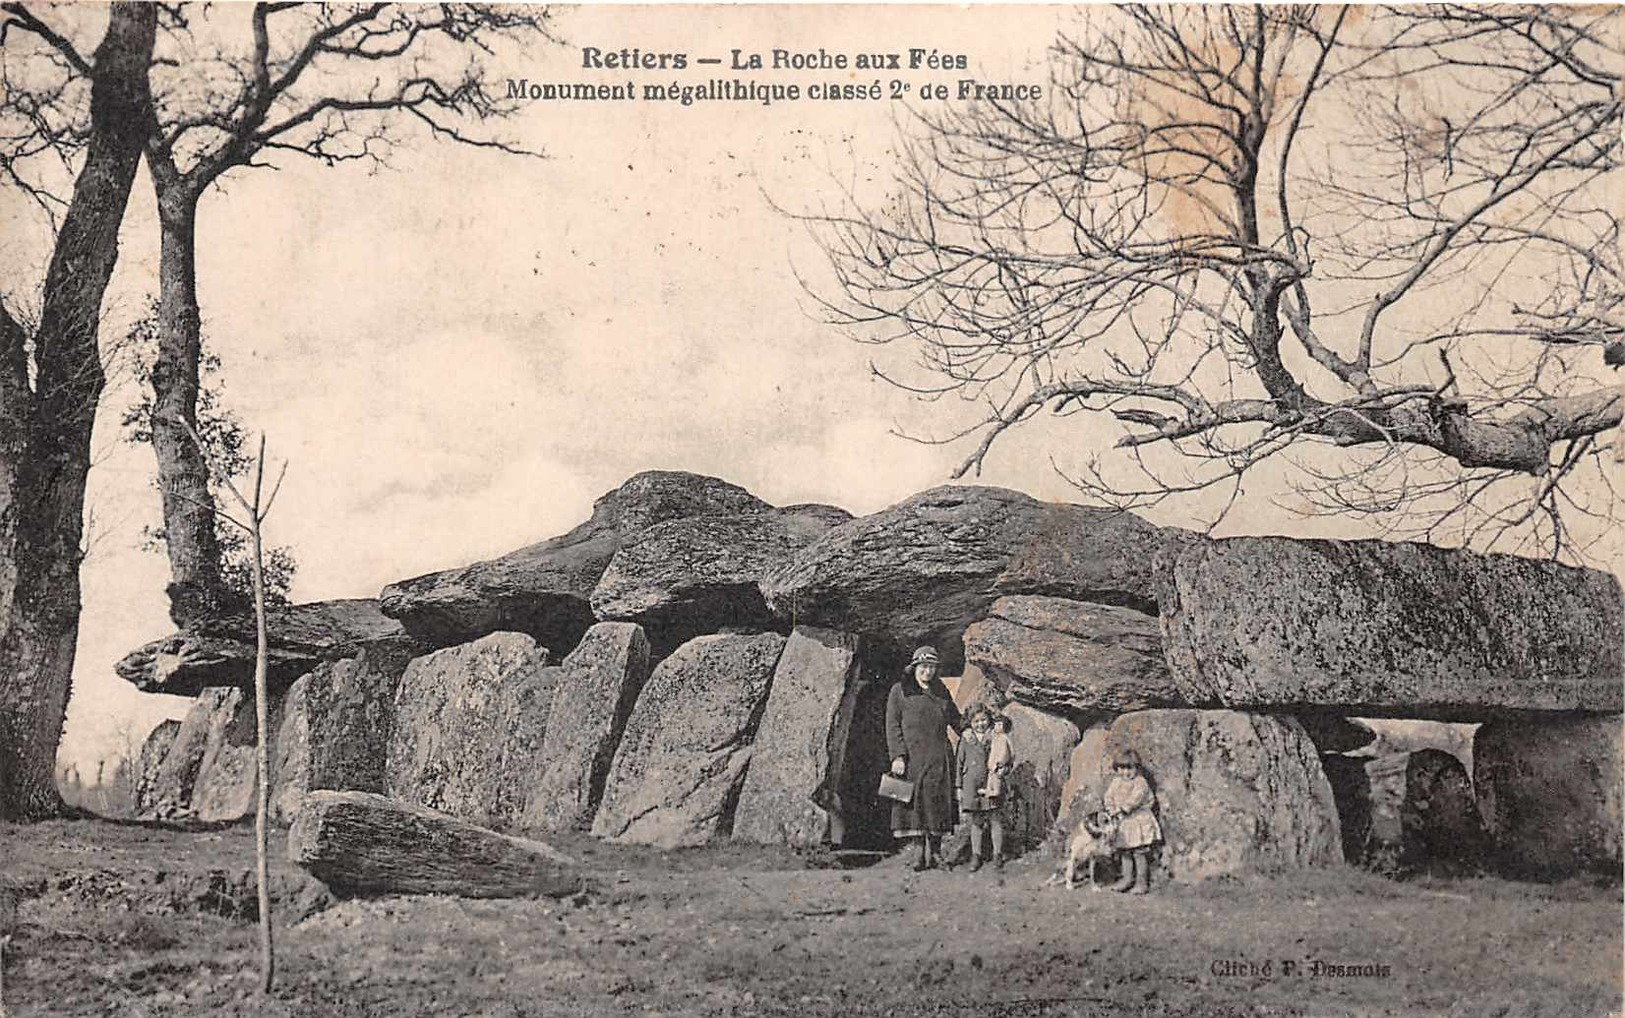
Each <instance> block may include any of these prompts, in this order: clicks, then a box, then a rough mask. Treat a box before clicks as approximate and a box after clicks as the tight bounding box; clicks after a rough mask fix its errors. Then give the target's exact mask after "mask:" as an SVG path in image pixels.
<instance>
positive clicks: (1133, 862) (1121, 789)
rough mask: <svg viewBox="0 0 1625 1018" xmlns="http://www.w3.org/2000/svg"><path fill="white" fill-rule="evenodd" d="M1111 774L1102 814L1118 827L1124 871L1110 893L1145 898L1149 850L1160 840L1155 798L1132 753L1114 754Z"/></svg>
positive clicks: (1160, 829)
mask: <svg viewBox="0 0 1625 1018" xmlns="http://www.w3.org/2000/svg"><path fill="white" fill-rule="evenodd" d="M1112 771H1113V775H1112V779H1111V781H1110V782H1109V783H1108V784H1107V785H1106V794H1105V796H1104V806H1105V809H1104V811H1103V812H1104V813H1105V814H1106V818H1107V819H1108V820H1109V821H1111V822H1113V823H1115V824H1116V825H1117V855H1118V859H1119V861H1120V862H1121V865H1122V868H1123V873H1122V876H1121V877H1119V878H1118V881H1117V883H1115V884H1113V885H1112V890H1114V891H1128V892H1130V893H1132V894H1144V893H1146V891H1147V890H1149V889H1150V881H1151V846H1152V845H1154V844H1156V843H1157V842H1159V841H1161V840H1162V827H1161V826H1160V825H1159V824H1158V823H1157V816H1156V813H1155V812H1154V810H1155V808H1156V805H1157V796H1156V793H1154V792H1152V791H1151V783H1150V782H1149V781H1147V780H1146V778H1145V771H1144V767H1143V766H1142V765H1141V763H1140V755H1139V754H1138V753H1136V752H1134V751H1133V750H1132V749H1123V750H1119V751H1118V752H1117V754H1116V756H1114V757H1113V758H1112Z"/></svg>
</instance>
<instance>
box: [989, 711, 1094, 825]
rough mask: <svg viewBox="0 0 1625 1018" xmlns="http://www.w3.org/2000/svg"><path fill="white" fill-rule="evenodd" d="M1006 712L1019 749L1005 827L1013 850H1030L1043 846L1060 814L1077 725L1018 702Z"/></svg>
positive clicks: (1012, 742) (1012, 740) (1009, 784)
mask: <svg viewBox="0 0 1625 1018" xmlns="http://www.w3.org/2000/svg"><path fill="white" fill-rule="evenodd" d="M1004 713H1005V716H1006V717H1008V718H1009V719H1010V745H1011V748H1012V749H1013V750H1014V751H1015V765H1014V766H1013V767H1012V768H1011V770H1010V777H1009V779H1008V780H1007V781H1006V783H1005V784H1006V786H1007V792H1006V794H1007V796H1008V799H1007V801H1006V805H1005V809H1004V820H1005V829H1006V833H1007V835H1008V838H1009V845H1010V850H1011V851H1012V852H1026V851H1031V850H1033V849H1036V848H1039V847H1040V846H1042V845H1043V844H1044V842H1045V841H1046V839H1048V837H1049V835H1050V831H1051V830H1052V829H1053V828H1054V826H1055V821H1056V818H1057V817H1058V815H1059V814H1060V811H1061V800H1062V792H1063V789H1064V787H1065V785H1066V783H1067V774H1068V772H1069V771H1070V770H1071V758H1072V751H1073V749H1075V748H1076V747H1077V745H1078V726H1077V725H1074V724H1073V723H1072V722H1070V721H1067V720H1066V719H1064V718H1058V717H1054V716H1053V715H1049V714H1045V713H1044V712H1043V711H1037V710H1033V709H1032V708H1031V707H1026V706H1023V705H1022V704H1019V703H1012V704H1010V705H1008V706H1007V707H1005V709H1004Z"/></svg>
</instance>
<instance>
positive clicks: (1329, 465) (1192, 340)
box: [802, 7, 1625, 551]
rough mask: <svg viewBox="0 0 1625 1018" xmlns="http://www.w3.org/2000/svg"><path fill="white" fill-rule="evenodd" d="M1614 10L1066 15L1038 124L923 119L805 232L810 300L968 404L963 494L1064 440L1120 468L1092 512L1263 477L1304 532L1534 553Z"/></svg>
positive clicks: (1594, 432) (1560, 428)
mask: <svg viewBox="0 0 1625 1018" xmlns="http://www.w3.org/2000/svg"><path fill="white" fill-rule="evenodd" d="M1611 17H1612V15H1610V14H1605V13H1603V12H1601V11H1599V10H1595V9H1579V8H1540V9H1522V8H1518V9H1514V8H1496V9H1493V10H1484V9H1479V8H1463V7H1437V8H1405V9H1399V10H1394V11H1383V10H1375V9H1370V8H1365V9H1357V10H1356V9H1335V8H1292V7H1251V8H1246V7H1177V8H1156V7H1126V8H1113V9H1095V10H1091V11H1089V12H1087V13H1086V14H1085V15H1083V18H1084V20H1083V23H1082V24H1081V25H1080V27H1079V29H1078V30H1077V31H1076V32H1075V33H1071V34H1069V35H1068V36H1066V37H1063V38H1062V39H1060V40H1059V41H1058V42H1057V44H1056V46H1055V47H1054V51H1053V65H1052V66H1053V71H1052V81H1051V87H1050V88H1049V89H1048V91H1047V96H1046V98H1045V99H1043V100H1040V101H1037V102H1027V103H1007V102H986V103H979V104H974V105H970V104H965V105H957V106H949V107H946V108H945V110H943V111H940V112H930V113H921V114H919V115H917V116H916V117H915V118H914V119H913V121H912V122H911V123H910V124H908V125H907V126H906V129H905V131H904V136H903V138H902V140H901V142H900V146H901V151H900V155H901V160H900V168H899V171H898V174H897V179H896V181H895V195H894V198H893V200H892V201H891V202H889V203H887V204H886V205H885V207H880V208H877V207H874V206H873V204H872V203H868V204H866V203H864V202H860V201H858V200H856V199H855V198H852V197H851V196H848V200H847V201H846V202H845V203H844V204H843V205H842V206H840V207H837V208H835V209H833V210H831V209H822V210H818V211H816V212H813V213H809V214H805V215H804V216H803V217H802V218H804V219H805V220H806V221H807V222H808V223H809V224H810V226H811V227H812V229H813V231H814V233H815V235H816V236H817V237H818V239H819V241H820V243H821V244H822V246H823V247H824V249H825V250H826V252H827V253H828V255H829V258H830V264H831V267H832V270H833V273H834V277H833V278H834V280H835V286H834V288H833V290H830V291H825V292H821V293H818V294H815V296H817V297H818V298H819V299H820V301H821V302H822V306H823V308H824V309H825V310H826V312H827V313H828V314H829V317H830V320H831V321H832V322H834V323H836V324H839V325H841V326H843V327H845V328H847V329H848V330H849V331H850V332H851V333H852V334H853V335H854V336H855V337H856V338H859V339H861V340H864V341H867V342H873V343H880V344H889V343H899V342H901V343H902V344H903V345H905V346H906V347H907V348H908V349H909V350H910V351H911V352H912V353H913V354H914V358H913V361H914V363H913V366H912V367H907V366H905V367H898V366H895V365H893V366H889V367H885V368H877V371H880V372H881V373H882V375H883V377H886V378H887V379H888V380H891V381H893V382H895V383H897V384H900V385H902V386H904V387H906V388H909V389H910V390H912V391H916V392H920V393H928V394H930V395H931V396H933V397H939V396H941V395H943V394H945V393H949V392H952V393H954V394H956V395H959V396H961V397H963V398H964V399H966V400H969V401H972V402H974V403H976V404H978V405H980V406H981V407H982V412H981V416H980V419H979V420H978V421H977V422H976V423H975V424H973V425H972V426H971V427H970V428H968V429H965V430H964V431H962V432H961V433H960V435H961V437H963V438H965V439H967V440H970V441H972V442H973V443H974V444H973V448H972V449H971V451H970V452H969V453H968V455H967V457H966V459H965V460H964V462H963V463H962V465H961V467H960V470H959V473H960V474H961V475H963V474H966V473H971V472H975V471H978V470H979V469H980V468H981V466H982V464H983V463H984V461H985V460H986V457H987V456H988V455H989V454H990V452H991V451H992V449H993V448H994V447H995V446H996V445H997V443H998V441H999V439H1000V438H1001V437H1002V436H1004V435H1005V434H1006V433H1007V432H1009V430H1010V429H1012V428H1014V427H1016V426H1018V425H1020V424H1022V423H1024V422H1026V421H1029V420H1031V419H1032V418H1033V417H1034V416H1035V415H1038V414H1041V413H1050V414H1067V415H1070V414H1081V415H1085V416H1086V417H1087V418H1089V419H1091V420H1095V421H1100V420H1102V419H1104V420H1106V421H1110V422H1114V424H1115V432H1116V434H1115V439H1114V440H1113V441H1112V442H1110V443H1109V444H1111V445H1114V446H1115V448H1116V449H1117V450H1118V451H1117V452H1116V453H1115V454H1114V455H1112V456H1111V462H1110V464H1108V465H1106V466H1102V465H1101V461H1099V460H1095V461H1091V464H1090V466H1089V467H1088V468H1086V469H1085V470H1083V471H1081V472H1077V471H1074V472H1071V473H1069V476H1071V477H1072V478H1073V479H1074V481H1075V482H1076V483H1079V484H1080V485H1081V486H1083V487H1084V488H1085V489H1086V490H1087V491H1089V492H1090V493H1091V494H1092V495H1094V496H1096V497H1097V498H1100V499H1103V500H1108V501H1112V502H1114V503H1116V504H1128V505H1143V504H1147V503H1149V502H1154V501H1159V500H1161V499H1164V498H1167V497H1169V496H1170V495H1175V494H1187V493H1191V492H1198V491H1207V490H1209V489H1219V490H1221V491H1222V490H1223V489H1224V488H1225V487H1226V486H1227V485H1228V486H1229V487H1230V489H1231V490H1230V496H1229V497H1228V498H1226V499H1225V500H1224V501H1223V505H1224V506H1228V505H1230V504H1231V503H1232V501H1233V498H1234V492H1235V490H1237V489H1239V486H1240V478H1241V476H1242V475H1243V474H1245V473H1247V472H1248V471H1251V470H1254V469H1256V468H1258V467H1259V466H1260V465H1261V464H1263V463H1265V462H1266V461H1272V460H1274V461H1280V466H1279V469H1281V470H1283V471H1286V472H1287V473H1288V475H1289V476H1290V477H1292V478H1293V479H1294V481H1295V483H1296V485H1297V486H1298V488H1299V489H1300V491H1299V495H1300V499H1299V504H1298V506H1297V507H1298V508H1299V509H1301V510H1302V511H1310V512H1339V513H1362V514H1367V515H1372V516H1373V517H1376V518H1380V519H1383V520H1385V521H1396V525H1397V527H1398V528H1399V529H1402V530H1404V529H1407V528H1408V532H1410V533H1412V534H1421V535H1422V536H1431V537H1435V538H1438V539H1445V538H1444V535H1443V532H1442V530H1443V528H1449V527H1463V528H1464V530H1458V531H1457V533H1456V536H1458V537H1460V536H1465V537H1467V538H1469V539H1477V540H1478V541H1479V543H1480V544H1490V543H1493V542H1494V541H1496V540H1498V539H1500V535H1503V534H1506V535H1514V534H1516V535H1522V536H1523V537H1528V536H1529V535H1531V534H1534V533H1536V532H1537V531H1538V532H1539V535H1540V536H1539V543H1540V545H1541V547H1542V548H1543V549H1544V550H1548V551H1549V550H1552V549H1555V548H1557V547H1560V546H1563V545H1564V544H1565V541H1566V540H1567V538H1568V534H1569V531H1568V529H1567V528H1566V527H1564V526H1563V525H1562V523H1561V519H1562V518H1563V517H1564V516H1565V514H1567V515H1568V516H1570V517H1572V516H1575V515H1577V514H1581V513H1588V512H1599V511H1601V512H1606V511H1607V510H1606V509H1602V508H1599V506H1598V505H1596V504H1593V503H1592V502H1591V501H1590V500H1582V501H1576V500H1574V499H1573V496H1572V493H1573V492H1574V491H1575V490H1576V489H1577V488H1578V487H1582V486H1584V487H1587V488H1588V490H1590V489H1591V488H1594V487H1595V484H1596V481H1597V473H1598V472H1597V470H1596V464H1597V463H1598V462H1599V457H1600V456H1601V454H1602V452H1603V450H1604V449H1607V448H1609V447H1611V444H1612V441H1613V439H1612V437H1611V434H1610V432H1611V430H1612V429H1615V428H1617V427H1618V425H1619V422H1620V416H1621V397H1620V390H1619V389H1618V388H1617V387H1616V386H1614V385H1613V384H1612V380H1611V379H1605V378H1604V376H1603V373H1602V368H1603V363H1602V356H1601V353H1602V348H1603V347H1606V346H1607V345H1608V344H1610V343H1617V342H1619V341H1620V339H1621V338H1622V337H1625V321H1622V318H1621V303H1622V300H1625V297H1622V292H1625V288H1622V286H1621V276H1620V266H1619V247H1618V244H1617V240H1618V219H1619V217H1618V198H1617V197H1616V195H1617V193H1618V192H1619V188H1618V181H1617V165H1618V156H1619V152H1618V149H1619V140H1620V122H1621V101H1620V94H1621V89H1620V74H1621V64H1622V58H1621V54H1620V52H1619V49H1618V41H1617V32H1615V31H1614V28H1613V25H1612V23H1611V22H1610V21H1609V20H1608V19H1609V18H1611ZM1610 185H1613V188H1612V193H1610V190H1609V186H1610ZM1102 434H1104V432H1102V431H1099V430H1090V431H1087V432H1085V433H1084V434H1083V435H1082V436H1081V437H1082V438H1084V439H1087V440H1089V441H1088V442H1080V445H1082V444H1089V443H1090V442H1092V443H1093V444H1095V445H1096V446H1098V445H1099V444H1100V443H1099V436H1101V435H1102ZM1124 468H1126V469H1127V474H1126V475H1125V473H1124ZM1136 474H1137V475H1138V476H1139V480H1138V481H1136V480H1135V479H1134V477H1135V475H1136ZM1209 498H1210V501H1211V493H1210V496H1209ZM1446 503H1448V505H1447V504H1446ZM1464 520H1465V521H1467V522H1466V523H1465V524H1464V523H1463V521H1464Z"/></svg>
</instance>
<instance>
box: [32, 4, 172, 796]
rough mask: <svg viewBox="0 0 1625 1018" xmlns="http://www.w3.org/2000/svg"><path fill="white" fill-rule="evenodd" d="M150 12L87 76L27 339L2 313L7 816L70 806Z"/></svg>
mask: <svg viewBox="0 0 1625 1018" xmlns="http://www.w3.org/2000/svg"><path fill="white" fill-rule="evenodd" d="M155 26H156V16H155V12H154V9H153V8H152V7H151V6H149V5H146V4H136V3H118V4H114V5H113V6H112V8H111V13H110V19H109V23H108V28H107V34H106V36H105V37H104V38H103V39H102V42H101V45H100V46H98V47H97V50H96V53H95V55H94V59H93V65H92V75H91V82H92V83H91V99H90V117H91V136H90V142H89V145H88V146H87V149H86V153H85V163H84V166H83V167H82V168H81V169H80V171H79V175H78V177H77V179H76V180H75V182H74V189H73V198H72V201H71V203H70V204H69V207H68V212H67V215H66V216H65V217H64V218H63V221H62V226H61V230H60V232H59V233H58V234H57V238H56V246H55V249H54V250H53V252H52V255H51V261H50V266H49V268H48V269H47V271H46V278H45V289H44V294H43V303H42V307H41V314H40V322H39V327H38V329H37V330H36V331H35V333H34V337H33V351H32V355H33V365H32V371H30V365H29V350H28V348H27V343H26V339H27V333H26V330H24V329H23V327H22V326H21V324H20V323H18V322H17V321H16V320H15V319H14V318H13V317H12V316H11V314H10V313H9V311H7V310H5V309H4V308H0V343H3V350H0V436H3V437H0V819H20V820H29V819H39V818H43V817H46V816H50V815H53V814H55V813H57V812H59V811H60V809H61V806H62V801H61V797H60V796H59V794H58V792H57V789H56V784H55V780H54V774H53V771H54V764H55V760H56V749H57V744H58V742H59V741H60V740H61V736H62V720H63V715H64V712H65V709H66V707H67V701H68V690H69V686H70V683H71V679H72V675H73V660H74V648H75V644H76V643H77V640H78V635H79V611H80V596H79V594H80V591H79V562H80V559H81V558H82V553H81V550H80V539H81V536H82V531H83V527H84V507H85V478H86V475H87V474H88V472H89V469H90V440H91V430H92V427H93V425H94V423H95V418H96V405H97V402H98V401H99V399H100V398H101V393H102V387H103V385H104V382H105V379H104V376H103V374H102V364H101V355H100V349H99V347H98V345H97V333H98V330H99V328H100V325H101V306H102V298H103V295H104V294H105V292H106V290H107V283H108V280H109V278H110V277H111V276H112V272H113V265H114V263H115V262H116V261H117V259H118V230H119V224H120V223H121V222H122V221H123V219H124V209H125V206H126V204H127V203H128V201H129V197H130V187H131V185H132V184H133V183H134V181H135V171H136V166H137V164H138V163H139V161H140V158H141V151H142V147H143V145H144V143H145V141H146V137H147V130H148V124H149V122H150V121H151V118H152V105H151V94H150V90H149V85H148V78H147V70H148V66H149V64H150V63H151V59H152V46H153V39H154V32H155Z"/></svg>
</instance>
